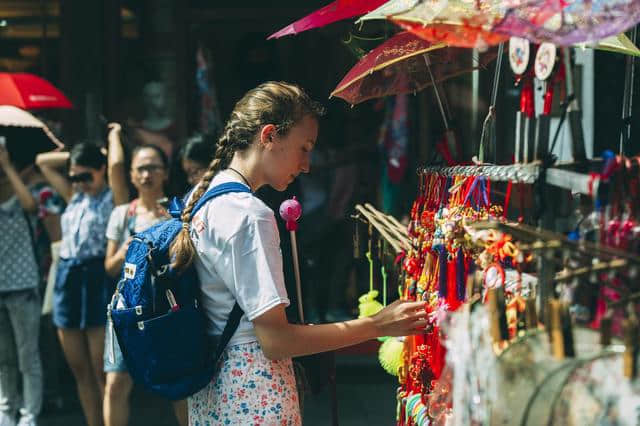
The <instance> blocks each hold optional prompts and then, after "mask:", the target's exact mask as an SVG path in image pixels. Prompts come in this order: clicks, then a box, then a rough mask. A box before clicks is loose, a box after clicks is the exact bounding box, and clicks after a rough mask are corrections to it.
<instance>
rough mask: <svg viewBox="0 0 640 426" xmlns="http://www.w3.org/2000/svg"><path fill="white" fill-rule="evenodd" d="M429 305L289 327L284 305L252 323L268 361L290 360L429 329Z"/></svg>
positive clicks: (402, 303)
mask: <svg viewBox="0 0 640 426" xmlns="http://www.w3.org/2000/svg"><path fill="white" fill-rule="evenodd" d="M426 304H427V302H406V301H400V300H398V301H396V302H394V303H392V304H390V305H388V306H387V307H385V308H384V309H383V310H382V311H380V312H378V313H377V314H376V315H374V316H371V317H366V318H359V319H354V320H351V321H345V322H339V323H333V324H320V325H296V324H290V323H289V322H288V321H287V317H286V315H285V312H284V309H285V308H284V305H278V306H276V307H275V308H273V309H270V310H269V311H267V312H265V313H264V314H262V315H261V316H259V317H258V318H256V319H254V320H253V325H254V327H255V330H256V336H257V337H258V340H259V342H260V346H261V347H262V350H263V352H264V354H265V356H266V357H267V358H269V359H281V358H290V357H296V356H303V355H310V354H314V353H319V352H326V351H331V350H335V349H339V348H343V347H346V346H351V345H355V344H358V343H361V342H364V341H366V340H370V339H373V338H376V337H379V336H406V335H410V334H415V333H416V332H417V331H419V330H423V329H424V328H425V327H426V326H427V319H426V312H425V307H426Z"/></svg>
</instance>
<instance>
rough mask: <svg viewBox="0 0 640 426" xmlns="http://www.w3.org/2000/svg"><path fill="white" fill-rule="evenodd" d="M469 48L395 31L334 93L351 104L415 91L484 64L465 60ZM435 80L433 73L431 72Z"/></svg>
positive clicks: (487, 58)
mask: <svg viewBox="0 0 640 426" xmlns="http://www.w3.org/2000/svg"><path fill="white" fill-rule="evenodd" d="M467 52H468V51H467V50H465V49H459V48H453V47H446V46H445V45H444V44H443V43H432V42H429V41H427V40H424V39H422V38H420V37H418V36H416V35H414V34H412V33H409V32H402V33H399V34H396V35H395V36H393V37H392V38H390V39H389V40H387V41H386V42H384V43H382V44H381V45H380V46H378V47H376V48H375V49H373V50H372V51H370V52H369V53H367V54H366V55H365V56H364V57H363V58H362V59H361V60H360V62H358V63H357V64H356V65H355V66H354V67H353V68H352V69H351V70H350V71H349V72H348V73H347V75H346V76H345V77H344V78H343V79H342V81H341V82H340V83H339V84H338V86H337V87H336V88H335V89H334V91H333V92H332V93H331V96H337V97H339V98H342V99H344V100H345V101H347V102H349V103H350V104H357V103H360V102H363V101H366V100H367V99H373V98H380V97H383V96H388V95H397V94H401V93H415V92H417V91H418V90H422V89H424V88H426V87H428V86H430V85H432V84H433V81H435V82H436V83H438V82H441V81H444V80H447V79H449V78H452V77H455V76H457V75H460V74H463V73H465V72H468V71H472V70H473V69H475V68H478V67H482V66H484V65H485V64H486V63H487V62H488V61H490V60H491V59H493V58H494V57H495V55H491V54H485V55H483V56H482V60H481V61H480V63H477V64H473V63H471V64H469V63H467V61H465V60H464V57H465V56H466V54H467ZM430 70H431V72H432V74H433V79H432V78H431V76H430V72H429V71H430Z"/></svg>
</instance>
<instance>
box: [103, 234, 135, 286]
mask: <svg viewBox="0 0 640 426" xmlns="http://www.w3.org/2000/svg"><path fill="white" fill-rule="evenodd" d="M130 242H131V238H129V239H128V240H127V241H126V242H125V243H124V244H122V245H121V246H120V248H118V242H117V241H114V240H107V253H106V255H105V257H104V270H105V272H106V273H107V274H108V275H109V276H110V277H112V278H118V276H119V275H120V271H121V270H122V265H123V264H124V257H125V255H126V254H127V249H128V248H129V243H130Z"/></svg>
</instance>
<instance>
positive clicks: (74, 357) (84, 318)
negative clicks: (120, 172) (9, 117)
mask: <svg viewBox="0 0 640 426" xmlns="http://www.w3.org/2000/svg"><path fill="white" fill-rule="evenodd" d="M36 164H37V165H38V166H39V167H40V170H41V171H42V174H43V175H44V176H45V178H46V179H47V180H48V181H49V182H50V183H51V185H52V186H53V187H54V188H55V189H56V190H57V191H58V192H59V193H60V194H61V195H62V197H63V198H64V199H65V201H66V202H67V208H66V209H65V211H64V213H63V214H62V218H61V226H62V242H61V246H60V261H59V264H58V270H57V276H56V282H55V287H54V294H53V323H54V325H55V326H56V327H57V328H58V338H59V339H60V343H61V346H62V350H63V352H64V354H65V358H66V360H67V362H68V364H69V366H70V368H71V371H72V373H73V375H74V377H75V379H76V383H77V388H78V396H79V398H80V403H81V405H82V409H83V412H84V415H85V417H86V420H87V424H88V425H89V426H97V425H101V424H102V400H103V393H104V374H103V353H104V326H105V323H106V310H105V306H106V304H107V291H108V285H107V281H106V274H105V270H104V257H105V248H106V245H107V241H106V236H105V230H106V227H107V222H108V220H109V215H110V214H111V211H112V210H113V206H114V201H118V200H114V197H113V194H112V192H111V189H110V188H109V185H108V184H107V180H106V178H105V171H106V168H107V158H106V156H105V155H104V154H103V153H102V151H101V150H100V148H99V147H98V146H97V145H95V144H92V143H80V144H77V145H75V146H74V147H73V148H72V149H71V152H49V153H44V154H40V155H38V156H37V157H36ZM67 164H68V170H69V173H68V175H65V174H63V173H61V171H60V170H59V169H62V168H64V166H65V165H67ZM124 201H126V200H120V202H124Z"/></svg>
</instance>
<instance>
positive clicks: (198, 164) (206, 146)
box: [179, 135, 216, 187]
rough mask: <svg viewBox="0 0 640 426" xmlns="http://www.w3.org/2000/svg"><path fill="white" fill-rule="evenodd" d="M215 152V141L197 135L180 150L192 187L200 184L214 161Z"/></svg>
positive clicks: (184, 168) (182, 164) (180, 158)
mask: <svg viewBox="0 0 640 426" xmlns="http://www.w3.org/2000/svg"><path fill="white" fill-rule="evenodd" d="M215 151H216V147H215V141H214V140H212V139H210V138H209V137H208V136H203V135H195V136H192V137H190V138H189V140H187V143H185V144H184V146H183V147H182V149H181V150H180V155H179V160H180V166H181V167H182V170H183V171H184V173H185V175H186V176H187V182H189V185H190V186H191V187H193V186H194V185H195V184H196V183H198V182H200V179H202V175H204V172H206V171H207V167H209V163H210V162H211V160H213V156H214V154H215Z"/></svg>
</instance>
